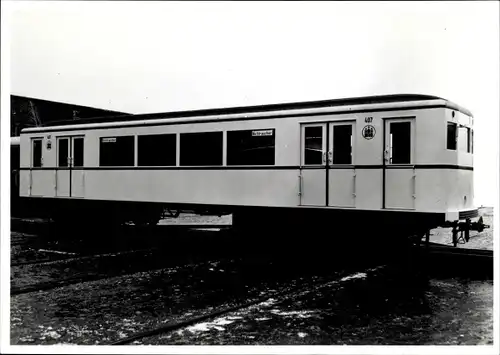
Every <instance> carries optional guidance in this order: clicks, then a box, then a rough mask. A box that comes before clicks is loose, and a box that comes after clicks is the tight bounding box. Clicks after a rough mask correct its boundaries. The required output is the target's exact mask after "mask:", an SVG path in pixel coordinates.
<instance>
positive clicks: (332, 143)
mask: <svg viewBox="0 0 500 355" xmlns="http://www.w3.org/2000/svg"><path fill="white" fill-rule="evenodd" d="M355 125H356V121H354V120H350V121H338V122H336V121H333V122H329V134H330V141H329V142H328V145H329V146H330V148H329V151H328V155H329V158H328V164H329V165H330V166H334V165H335V166H352V165H354V160H355V156H354V154H355V145H356V141H355V130H356V128H355ZM344 126H349V127H350V128H351V141H350V142H351V152H350V160H351V161H350V163H336V162H335V161H334V159H335V151H336V149H335V128H336V127H344Z"/></svg>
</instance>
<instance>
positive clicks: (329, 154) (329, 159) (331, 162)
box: [328, 150, 333, 165]
mask: <svg viewBox="0 0 500 355" xmlns="http://www.w3.org/2000/svg"><path fill="white" fill-rule="evenodd" d="M328 164H330V165H331V164H333V152H332V151H331V150H330V151H329V152H328Z"/></svg>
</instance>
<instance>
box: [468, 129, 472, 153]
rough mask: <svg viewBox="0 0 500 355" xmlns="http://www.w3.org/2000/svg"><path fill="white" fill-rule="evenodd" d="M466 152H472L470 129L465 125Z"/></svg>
mask: <svg viewBox="0 0 500 355" xmlns="http://www.w3.org/2000/svg"><path fill="white" fill-rule="evenodd" d="M467 153H472V129H470V128H469V127H467Z"/></svg>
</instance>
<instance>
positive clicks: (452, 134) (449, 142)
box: [446, 122, 457, 150]
mask: <svg viewBox="0 0 500 355" xmlns="http://www.w3.org/2000/svg"><path fill="white" fill-rule="evenodd" d="M446 149H450V150H457V124H456V123H453V122H448V132H447V136H446Z"/></svg>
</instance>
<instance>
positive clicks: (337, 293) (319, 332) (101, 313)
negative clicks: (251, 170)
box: [11, 210, 493, 345]
mask: <svg viewBox="0 0 500 355" xmlns="http://www.w3.org/2000/svg"><path fill="white" fill-rule="evenodd" d="M481 213H482V214H483V215H484V217H483V218H484V222H485V223H486V224H490V226H491V229H487V230H485V231H483V232H482V233H476V232H472V233H471V235H472V238H471V240H470V241H469V243H467V244H464V245H462V244H459V247H467V248H472V247H477V248H483V249H492V245H493V218H492V216H493V214H492V210H486V211H484V210H482V211H481ZM189 223H192V224H203V223H206V224H231V216H223V217H220V218H219V217H210V216H207V217H199V216H195V215H183V216H181V217H180V218H179V219H165V220H162V221H161V222H160V224H189ZM446 232H448V233H449V229H448V230H438V229H436V230H433V231H432V235H431V241H434V242H442V243H448V242H450V241H451V234H446ZM475 233H476V234H475ZM474 243H476V244H474ZM15 248H17V247H14V252H15V251H16V250H17V249H15ZM19 250H20V249H19ZM19 250H18V251H19ZM235 263H237V261H235V260H233V261H226V262H225V263H221V262H215V263H211V262H207V263H200V264H198V265H197V266H193V265H184V266H179V267H172V268H167V269H161V270H156V271H147V272H139V273H136V274H133V275H126V276H119V277H114V278H108V279H105V280H99V281H94V282H86V283H80V284H76V285H70V286H66V287H61V288H57V289H53V290H50V291H48V292H37V293H29V294H23V295H18V296H13V297H11V344H12V345H16V344H81V345H91V344H106V343H109V342H111V341H115V340H118V339H120V338H123V337H126V336H128V335H131V334H133V333H135V332H137V331H142V330H145V329H150V328H152V327H156V326H158V325H161V324H164V323H166V322H170V321H173V320H177V319H184V318H186V317H191V316H196V315H199V314H204V313H205V312H207V311H210V309H211V308H210V307H213V308H219V307H221V306H226V305H233V304H235V302H238V303H239V302H242V301H244V300H248V299H249V298H252V297H257V296H259V295H261V293H262V292H263V291H272V290H276V289H279V288H280V287H286V286H293V285H294V284H298V283H300V282H302V281H303V280H304V279H305V280H310V278H307V276H305V278H303V279H301V278H296V279H295V281H294V282H295V283H294V282H292V281H291V280H281V281H279V282H277V281H276V277H275V276H276V275H274V277H273V273H272V272H270V270H271V268H270V267H269V265H268V266H267V267H265V265H264V262H263V261H260V262H259V265H260V272H255V269H256V265H253V266H248V265H247V266H245V267H243V266H235ZM12 269H13V270H14V268H12ZM28 269H29V267H25V270H28ZM278 269H279V268H278ZM62 270H63V272H64V269H62ZM245 270H246V271H245ZM59 271H60V270H59ZM56 272H57V271H56V270H54V273H56ZM275 273H276V271H275ZM281 273H283V268H282V269H281ZM21 274H23V275H26V272H25V271H23V270H22V269H19V273H18V274H17V276H16V278H17V277H18V276H19V277H20V275H21ZM36 274H37V271H36V270H32V271H31V275H35V276H34V277H35V278H36V277H38V276H36ZM54 276H55V274H54ZM72 276H74V274H72ZM39 277H41V278H43V277H44V276H43V275H40V276H39ZM302 277H304V276H302ZM259 278H260V280H259V281H257V279H259ZM375 279H376V280H378V281H377V282H372V281H373V280H375ZM389 279H390V278H389ZM405 290H406V291H405ZM408 291H410V292H408ZM492 303H493V285H492V283H491V282H485V281H467V280H457V279H446V280H431V282H430V284H429V285H427V286H425V287H423V288H420V287H417V288H415V287H413V286H411V285H410V286H409V285H406V286H405V285H402V284H401V283H400V282H390V281H386V280H385V279H384V280H381V279H377V278H373V277H371V275H369V274H368V276H365V275H363V274H358V275H357V277H355V278H354V279H351V280H349V281H347V280H346V282H344V283H339V284H332V285H331V287H330V288H324V289H321V290H318V291H317V292H313V293H309V294H304V295H300V296H297V297H295V298H293V299H289V300H287V301H286V302H278V301H277V300H271V301H270V302H268V303H266V304H263V305H261V306H260V307H253V308H250V309H248V310H246V311H245V312H235V313H232V314H229V315H227V316H225V317H222V318H218V319H215V320H212V321H209V322H205V323H202V324H198V325H195V326H193V327H190V328H188V329H184V330H182V331H179V332H172V333H169V334H165V335H162V336H157V337H152V338H148V339H145V340H144V342H142V341H140V342H136V344H142V343H144V344H161V345H177V344H190V345H211V344H224V345H233V344H234V345H237V344H247V345H284V344H289V345H308V344H310V345H315V344H324V345H330V344H331V345H340V344H346V345H356V344H359V345H363V344H400V345H413V344H428V345H434V344H436V345H437V344H449V345H455V344H492V342H493V318H492V317H493V312H492V310H493V309H492ZM207 306H208V308H207Z"/></svg>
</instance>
